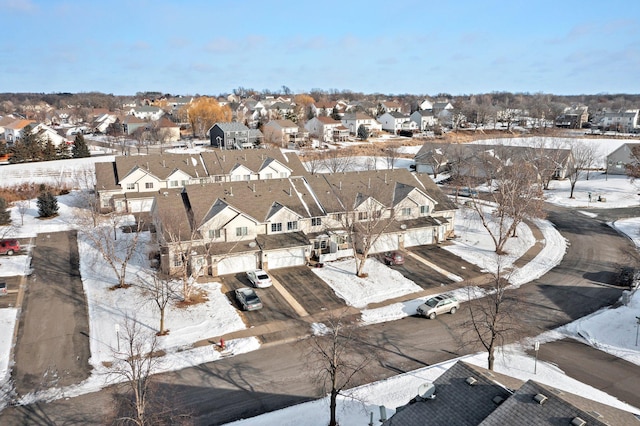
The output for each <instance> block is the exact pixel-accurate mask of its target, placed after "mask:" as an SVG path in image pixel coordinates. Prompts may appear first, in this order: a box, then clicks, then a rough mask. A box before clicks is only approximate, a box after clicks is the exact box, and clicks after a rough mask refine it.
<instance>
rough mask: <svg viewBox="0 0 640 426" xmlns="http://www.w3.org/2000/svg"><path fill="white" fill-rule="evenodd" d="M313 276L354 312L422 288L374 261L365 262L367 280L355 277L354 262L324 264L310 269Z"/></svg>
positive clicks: (351, 260)
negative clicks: (316, 276)
mask: <svg viewBox="0 0 640 426" xmlns="http://www.w3.org/2000/svg"><path fill="white" fill-rule="evenodd" d="M313 272H315V273H316V275H318V276H319V277H320V278H321V279H322V280H323V281H324V282H326V283H327V284H328V285H329V286H330V287H331V288H333V291H335V293H336V295H338V297H341V298H342V299H344V301H345V302H346V303H347V305H349V306H355V307H356V308H364V307H365V306H367V305H368V304H369V303H376V302H382V301H384V300H388V299H393V298H394V297H399V296H403V295H405V294H410V293H416V292H418V291H422V288H420V287H419V286H418V285H416V284H415V283H414V282H413V281H411V280H409V279H407V278H405V277H404V276H403V275H402V274H401V273H400V272H398V271H394V270H392V269H390V268H388V267H386V266H385V265H383V264H382V263H380V262H378V261H377V260H376V259H374V258H369V259H367V262H366V263H365V266H364V273H365V274H368V276H367V277H364V278H360V277H357V276H356V275H355V272H356V269H355V260H354V259H347V260H341V261H337V262H331V263H326V264H325V265H324V268H316V269H313Z"/></svg>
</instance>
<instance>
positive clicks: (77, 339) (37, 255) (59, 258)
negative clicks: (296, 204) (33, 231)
mask: <svg viewBox="0 0 640 426" xmlns="http://www.w3.org/2000/svg"><path fill="white" fill-rule="evenodd" d="M32 254H33V257H32V260H31V266H32V268H33V274H32V275H31V276H30V277H28V278H27V289H26V292H25V298H24V301H23V306H22V310H21V312H22V314H21V315H20V318H19V322H18V335H17V342H16V347H15V357H14V358H15V365H14V367H13V372H12V377H13V379H14V381H15V387H16V391H17V392H18V394H20V395H25V394H27V393H29V392H32V391H35V390H42V389H46V388H49V387H56V386H67V385H71V384H75V383H79V382H80V381H82V380H84V379H86V378H87V377H89V373H90V365H89V362H88V360H89V356H90V351H89V320H88V315H87V308H86V306H87V305H86V300H85V297H84V290H83V289H82V280H81V279H80V272H79V270H78V267H79V264H78V262H79V257H78V244H77V243H76V233H75V231H69V232H56V233H47V234H40V235H39V236H38V238H37V239H36V246H35V247H34V248H33V251H32Z"/></svg>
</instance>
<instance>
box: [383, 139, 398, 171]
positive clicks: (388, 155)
mask: <svg viewBox="0 0 640 426" xmlns="http://www.w3.org/2000/svg"><path fill="white" fill-rule="evenodd" d="M398 148H399V147H398V145H397V144H389V145H387V146H386V147H385V148H384V154H385V160H386V162H387V168H388V169H391V170H393V169H394V168H395V165H396V160H397V159H398V158H399V157H400V152H399V150H398Z"/></svg>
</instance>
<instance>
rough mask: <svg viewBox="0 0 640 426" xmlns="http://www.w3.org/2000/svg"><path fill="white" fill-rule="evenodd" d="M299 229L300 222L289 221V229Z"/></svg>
mask: <svg viewBox="0 0 640 426" xmlns="http://www.w3.org/2000/svg"><path fill="white" fill-rule="evenodd" d="M297 229H298V222H287V231H296V230H297Z"/></svg>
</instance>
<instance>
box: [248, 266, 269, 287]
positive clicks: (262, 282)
mask: <svg viewBox="0 0 640 426" xmlns="http://www.w3.org/2000/svg"><path fill="white" fill-rule="evenodd" d="M247 278H248V279H249V281H251V284H252V285H253V286H254V287H257V288H265V287H271V284H272V282H271V277H269V275H268V274H267V273H266V272H265V271H263V270H262V269H256V270H253V271H248V272H247Z"/></svg>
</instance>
